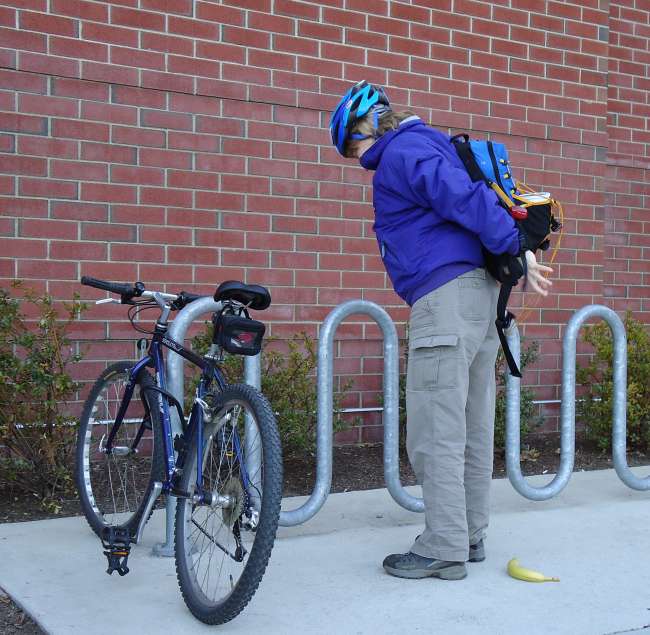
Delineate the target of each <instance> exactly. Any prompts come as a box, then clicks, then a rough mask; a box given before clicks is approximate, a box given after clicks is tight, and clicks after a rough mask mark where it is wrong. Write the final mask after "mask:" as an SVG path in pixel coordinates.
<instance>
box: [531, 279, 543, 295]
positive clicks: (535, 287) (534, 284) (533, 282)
mask: <svg viewBox="0 0 650 635" xmlns="http://www.w3.org/2000/svg"><path fill="white" fill-rule="evenodd" d="M529 283H530V286H531V287H532V288H533V291H535V293H539V295H542V296H544V297H546V296H547V295H548V291H547V290H546V289H542V287H540V286H539V285H538V284H537V281H536V280H529Z"/></svg>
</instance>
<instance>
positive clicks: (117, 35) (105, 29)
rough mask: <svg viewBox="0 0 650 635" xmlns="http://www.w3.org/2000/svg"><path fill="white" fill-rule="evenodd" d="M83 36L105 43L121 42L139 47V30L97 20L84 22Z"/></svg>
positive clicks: (122, 44)
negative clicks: (110, 24)
mask: <svg viewBox="0 0 650 635" xmlns="http://www.w3.org/2000/svg"><path fill="white" fill-rule="evenodd" d="M81 37H82V38H83V39H84V40H94V41H96V42H104V43H105V44H119V45H121V46H131V47H133V48H138V31H135V30H134V29H123V28H121V27H115V26H109V25H107V24H101V23H95V22H83V23H82V26H81Z"/></svg>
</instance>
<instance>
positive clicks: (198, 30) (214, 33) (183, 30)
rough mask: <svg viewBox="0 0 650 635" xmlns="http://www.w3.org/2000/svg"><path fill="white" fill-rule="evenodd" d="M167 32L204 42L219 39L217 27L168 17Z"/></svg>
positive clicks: (202, 22) (207, 23)
mask: <svg viewBox="0 0 650 635" xmlns="http://www.w3.org/2000/svg"><path fill="white" fill-rule="evenodd" d="M168 30H169V33H172V34H178V35H186V36H188V37H191V38H198V39H204V40H218V39H219V25H218V24H213V23H211V22H206V21H204V20H192V19H189V18H175V17H170V18H169V21H168Z"/></svg>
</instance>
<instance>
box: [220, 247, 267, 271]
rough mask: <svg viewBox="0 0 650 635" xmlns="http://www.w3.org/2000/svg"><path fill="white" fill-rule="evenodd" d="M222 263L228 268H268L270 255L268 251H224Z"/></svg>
mask: <svg viewBox="0 0 650 635" xmlns="http://www.w3.org/2000/svg"><path fill="white" fill-rule="evenodd" d="M221 262H222V264H224V265H227V266H233V265H235V266H242V267H268V265H269V254H268V252H266V251H250V250H244V249H238V250H236V251H230V250H227V249H222V252H221Z"/></svg>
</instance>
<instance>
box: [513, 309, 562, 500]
mask: <svg viewBox="0 0 650 635" xmlns="http://www.w3.org/2000/svg"><path fill="white" fill-rule="evenodd" d="M505 333H506V339H507V340H508V346H509V347H510V352H511V353H512V356H513V358H514V360H515V362H516V363H517V366H519V362H520V357H521V354H520V341H519V330H518V329H517V324H516V323H515V322H513V323H512V325H511V326H510V328H509V329H507V330H506V332H505ZM564 364H565V371H566V370H567V366H566V357H565V358H564ZM571 369H572V370H573V375H574V388H573V395H572V396H570V397H569V398H567V393H566V388H567V386H566V383H565V377H564V371H563V380H562V382H563V383H562V416H561V422H562V423H561V426H560V431H561V434H560V468H559V469H558V471H557V474H556V475H555V477H554V478H553V480H552V481H551V482H550V483H549V484H548V485H546V486H544V487H533V486H532V485H530V484H529V483H528V482H527V481H526V479H525V478H524V476H523V474H522V473H521V438H520V436H521V435H520V410H521V409H520V394H521V388H520V384H521V379H520V378H519V377H513V376H512V375H511V374H510V373H508V374H507V377H506V471H507V473H508V478H509V479H510V482H511V483H512V486H513V487H514V488H515V489H516V490H517V491H518V492H519V493H520V494H521V495H522V496H524V497H525V498H528V499H530V500H535V501H542V500H547V499H549V498H552V497H553V496H556V495H557V494H559V493H560V492H561V491H562V490H563V489H564V488H565V487H566V484H567V483H568V482H569V479H570V478H571V474H572V472H573V462H574V458H575V354H574V358H573V363H572V364H571Z"/></svg>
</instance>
